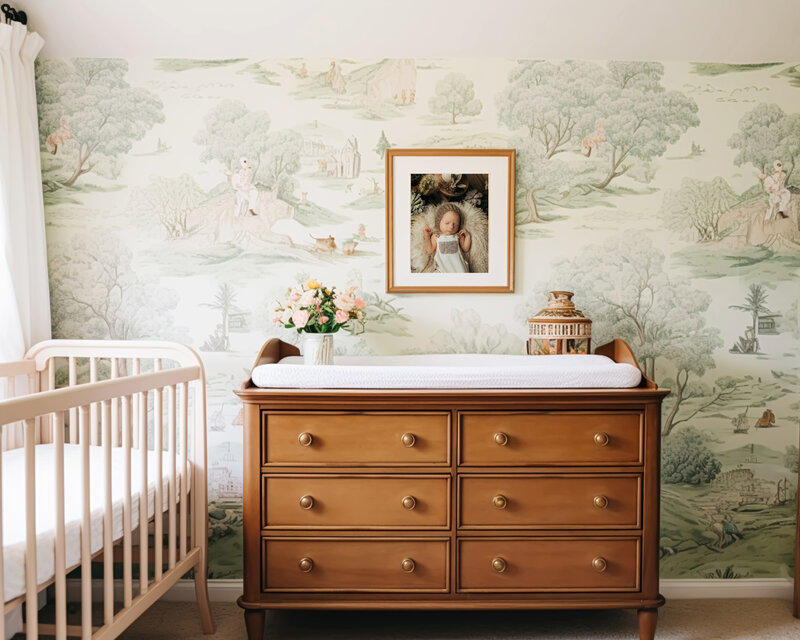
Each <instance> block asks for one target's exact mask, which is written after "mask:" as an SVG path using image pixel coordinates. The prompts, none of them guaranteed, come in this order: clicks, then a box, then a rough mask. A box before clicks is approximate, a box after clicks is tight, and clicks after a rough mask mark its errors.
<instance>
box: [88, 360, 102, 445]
mask: <svg viewBox="0 0 800 640" xmlns="http://www.w3.org/2000/svg"><path fill="white" fill-rule="evenodd" d="M89 382H97V358H89ZM99 409H100V407H99V405H98V403H97V402H93V403H92V406H91V408H90V412H91V423H90V424H91V432H92V446H93V447H96V446H97V445H98V444H99V441H98V438H99V437H100V433H99V431H98V429H99V425H98V419H97V413H98V410H99Z"/></svg>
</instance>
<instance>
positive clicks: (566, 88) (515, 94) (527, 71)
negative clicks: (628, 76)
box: [497, 60, 605, 159]
mask: <svg viewBox="0 0 800 640" xmlns="http://www.w3.org/2000/svg"><path fill="white" fill-rule="evenodd" d="M604 74H605V71H604V70H603V68H602V67H601V66H600V65H597V64H595V63H591V62H581V61H575V60H567V61H565V62H548V61H544V60H536V61H525V62H519V63H518V64H517V66H516V67H514V69H513V70H512V71H511V73H510V74H509V78H508V86H507V87H506V88H505V89H504V90H503V92H502V93H501V94H500V95H499V96H498V97H497V110H498V120H499V121H500V123H501V124H505V125H506V126H508V127H509V128H511V129H519V128H524V129H525V130H526V131H527V133H528V136H529V137H531V138H536V139H537V140H538V141H539V142H540V143H541V145H542V146H543V147H544V157H545V158H546V159H549V158H552V157H553V155H555V154H556V153H559V152H561V151H565V150H567V149H569V148H573V147H574V148H575V149H577V148H578V147H579V146H580V139H581V137H582V136H583V135H584V133H585V132H586V131H588V130H590V129H592V128H593V127H594V122H595V112H594V105H595V102H596V100H597V89H598V87H599V86H600V84H601V80H602V79H603V76H604Z"/></svg>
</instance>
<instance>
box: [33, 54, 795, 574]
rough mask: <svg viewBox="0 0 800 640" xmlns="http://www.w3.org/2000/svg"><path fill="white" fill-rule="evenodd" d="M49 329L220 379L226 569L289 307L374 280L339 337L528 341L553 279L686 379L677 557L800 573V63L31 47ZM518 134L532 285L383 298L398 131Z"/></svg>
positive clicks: (512, 141)
mask: <svg viewBox="0 0 800 640" xmlns="http://www.w3.org/2000/svg"><path fill="white" fill-rule="evenodd" d="M37 76H38V86H37V91H38V101H39V118H40V134H41V147H42V160H43V163H42V165H43V166H42V173H43V174H42V178H43V185H44V192H45V212H46V223H47V237H48V249H49V267H50V287H51V298H52V315H53V318H52V320H53V333H54V336H55V337H71V338H78V337H81V338H109V337H110V338H121V339H126V338H127V339H133V338H149V337H153V338H160V339H172V340H179V341H182V342H185V343H187V344H189V345H191V346H192V347H194V348H195V349H197V350H198V351H199V352H200V353H201V355H202V357H203V360H204V362H205V364H206V369H207V374H208V382H209V389H208V392H209V395H208V402H209V413H208V415H209V430H210V432H209V467H210V472H209V482H210V499H211V505H210V512H211V537H212V540H211V550H210V573H211V577H213V578H231V577H239V576H240V575H241V493H242V431H241V429H242V428H241V422H242V420H241V415H240V405H239V403H238V401H237V399H236V397H235V396H234V395H233V393H232V390H233V389H234V388H236V387H238V386H239V385H240V384H241V382H242V381H243V380H244V379H246V377H247V376H248V372H249V367H250V365H251V364H252V361H253V359H254V357H255V354H256V352H257V350H258V348H259V347H260V346H261V344H262V343H263V342H264V341H265V340H266V339H267V338H269V337H272V336H280V337H281V338H283V339H284V340H289V341H297V334H296V333H293V332H291V331H290V330H286V329H282V328H280V327H279V326H278V325H275V324H273V321H272V320H273V313H272V309H273V303H274V301H275V300H277V299H281V298H282V297H284V295H285V293H286V289H287V288H288V287H290V286H291V285H293V284H295V283H297V282H299V281H304V280H306V279H308V278H312V277H313V278H316V279H318V280H321V281H322V282H323V283H324V284H328V285H329V286H330V285H334V286H337V287H346V286H350V285H357V286H358V287H359V288H360V290H361V291H362V293H363V298H364V300H365V302H366V303H367V306H366V308H365V312H366V314H367V318H368V319H367V323H366V325H365V331H364V332H362V333H359V334H356V335H346V334H341V333H340V334H338V335H337V338H336V349H337V352H338V353H349V354H390V353H421V352H434V353H451V352H495V353H524V340H525V338H526V334H527V326H526V319H527V317H529V316H530V315H532V314H533V313H535V312H536V311H538V310H539V309H541V308H542V307H543V306H544V305H545V302H546V292H547V291H549V290H551V289H560V290H569V291H574V292H575V294H576V295H575V298H574V299H575V302H576V304H577V306H578V308H580V309H582V310H583V311H584V312H585V313H586V315H587V316H589V317H591V318H592V319H593V320H594V327H593V330H594V334H595V336H594V343H595V344H596V345H597V344H602V343H603V342H605V341H606V340H607V339H609V338H612V337H621V338H624V339H625V340H627V341H628V342H629V344H631V346H632V347H633V348H634V350H635V352H636V355H637V357H638V359H639V362H640V363H641V364H642V366H643V367H644V368H645V369H646V373H647V375H648V376H650V377H652V378H654V379H655V380H656V381H657V382H658V384H659V385H660V386H663V387H668V388H670V389H671V390H672V394H671V396H670V397H668V398H667V400H666V403H665V406H664V415H663V467H664V469H663V482H664V484H663V506H662V537H661V550H662V556H663V557H662V564H661V572H662V576H663V577H666V578H745V577H748V578H759V577H785V576H789V575H791V574H792V550H793V540H794V509H795V500H796V497H795V496H796V484H797V464H798V451H797V442H798V426H799V425H800V375H799V373H800V372H798V366H797V362H798V356H800V320H799V319H798V313H799V311H800V310H799V309H798V302H799V301H800V285H799V284H798V283H800V279H799V278H798V275H800V273H799V268H800V226H798V222H799V220H798V216H799V215H800V169H798V168H797V166H796V165H797V163H798V161H800V110H798V105H800V100H798V98H800V65H795V64H789V63H774V64H760V65H726V64H689V63H663V64H662V63H657V62H648V63H642V62H580V61H552V62H551V61H527V60H523V61H514V60H491V59H489V60H487V59H481V60H477V59H476V60H470V59H453V60H423V59H417V60H413V59H403V60H393V59H389V60H344V59H340V60H323V59H291V60H247V59H231V60H184V59H170V60H163V59H159V60H141V59H131V60H116V59H115V60H112V59H71V60H67V59H63V60H57V59H45V60H41V61H40V62H39V64H38V70H37ZM389 147H439V148H461V147H468V148H508V147H514V148H516V149H517V176H516V178H517V194H516V293H514V294H505V295H486V294H484V295H481V294H439V295H435V294H427V295H422V294H417V295H387V294H386V288H385V287H386V284H385V271H384V269H385V245H384V242H385V240H384V168H383V167H384V164H383V163H384V160H383V156H384V152H385V150H386V149H387V148H389Z"/></svg>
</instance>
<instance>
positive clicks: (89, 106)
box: [36, 58, 164, 187]
mask: <svg viewBox="0 0 800 640" xmlns="http://www.w3.org/2000/svg"><path fill="white" fill-rule="evenodd" d="M127 72H128V63H127V62H126V61H124V60H114V59H94V58H77V59H75V60H72V61H71V62H69V63H68V62H63V61H58V60H47V59H45V60H43V61H41V62H39V63H38V64H37V73H36V93H37V98H38V102H39V136H40V138H41V143H42V147H43V148H44V149H47V150H48V151H50V155H52V156H56V155H57V154H61V155H62V157H63V156H67V158H66V159H63V158H59V160H61V161H62V163H64V165H65V167H66V168H68V172H67V173H66V174H65V175H64V176H58V177H57V179H55V180H52V181H48V184H50V185H54V186H55V187H59V186H65V187H69V186H72V185H73V184H75V182H76V180H78V178H80V177H81V176H82V175H84V174H86V173H89V172H90V171H95V172H96V173H99V174H101V175H104V176H106V177H115V176H116V172H117V171H118V168H117V163H118V161H119V158H120V156H122V155H124V154H126V153H128V152H129V151H130V150H131V149H132V148H133V143H134V142H135V141H137V140H141V139H142V138H143V137H144V136H145V134H146V133H147V131H148V130H150V128H152V126H153V125H155V124H156V123H159V122H164V105H163V104H162V102H161V100H160V99H159V98H158V97H157V96H155V95H153V94H152V93H150V92H149V91H147V90H145V89H141V88H137V87H131V86H130V85H129V84H128V83H127V82H126V81H125V75H126V73H127ZM48 138H49V141H48ZM54 140H57V141H58V142H60V143H61V144H59V145H55V146H54V144H53V142H54ZM46 164H47V163H46V162H45V165H46ZM44 168H45V170H46V169H47V167H46V166H45V167H44ZM69 172H71V173H69Z"/></svg>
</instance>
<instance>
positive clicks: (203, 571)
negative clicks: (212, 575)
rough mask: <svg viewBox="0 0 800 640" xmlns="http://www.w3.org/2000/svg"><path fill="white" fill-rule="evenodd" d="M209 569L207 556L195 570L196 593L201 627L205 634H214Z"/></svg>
mask: <svg viewBox="0 0 800 640" xmlns="http://www.w3.org/2000/svg"><path fill="white" fill-rule="evenodd" d="M207 576H208V568H207V566H206V556H205V554H203V559H202V561H201V562H199V563H198V566H196V567H195V568H194V593H195V598H196V599H197V608H198V609H199V610H200V627H201V628H202V629H203V633H205V634H207V635H208V634H212V633H214V630H215V629H214V618H213V617H212V615H211V603H210V602H209V600H208V579H207Z"/></svg>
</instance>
